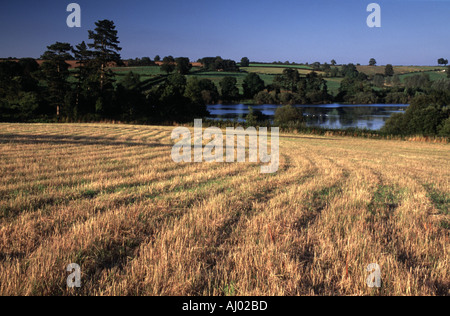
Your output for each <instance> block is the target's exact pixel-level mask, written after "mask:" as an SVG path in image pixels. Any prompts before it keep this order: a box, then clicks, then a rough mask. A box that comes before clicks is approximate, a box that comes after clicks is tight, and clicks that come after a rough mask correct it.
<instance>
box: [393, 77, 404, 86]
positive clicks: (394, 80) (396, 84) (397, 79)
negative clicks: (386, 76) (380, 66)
mask: <svg viewBox="0 0 450 316" xmlns="http://www.w3.org/2000/svg"><path fill="white" fill-rule="evenodd" d="M401 83H402V81H401V80H400V76H399V75H394V76H393V77H392V84H393V85H394V86H395V87H398V86H399V85H400V84H401Z"/></svg>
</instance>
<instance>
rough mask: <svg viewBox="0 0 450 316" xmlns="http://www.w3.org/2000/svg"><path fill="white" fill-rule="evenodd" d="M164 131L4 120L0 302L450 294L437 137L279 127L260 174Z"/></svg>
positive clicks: (445, 187)
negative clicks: (276, 158)
mask: <svg viewBox="0 0 450 316" xmlns="http://www.w3.org/2000/svg"><path fill="white" fill-rule="evenodd" d="M172 130H173V127H161V126H134V125H112V124H0V173H1V177H0V295H31V294H32V295H109V294H115V295H217V296H219V295H230V296H234V295H449V294H450V292H449V288H450V283H449V282H450V265H449V259H450V256H449V247H448V245H449V233H450V214H449V206H450V186H449V179H450V160H449V156H450V147H449V146H448V145H445V144H432V143H419V142H407V141H393V140H392V141H391V140H370V139H361V138H351V137H334V136H307V135H301V134H282V135H280V169H279V171H278V172H277V173H275V174H271V175H264V174H261V173H260V164H255V163H180V164H176V163H174V162H173V161H172V159H171V150H172V146H173V144H174V141H172V140H171V137H170V136H171V132H172ZM71 263H77V264H79V265H80V267H81V272H82V287H81V288H79V289H68V288H67V286H66V279H67V276H68V272H66V267H67V266H68V265H69V264H71ZM372 263H377V264H378V265H379V266H380V268H381V277H382V287H381V288H380V289H371V288H369V287H368V286H367V285H366V279H367V277H368V275H369V273H368V272H367V271H366V268H367V266H368V265H369V264H372Z"/></svg>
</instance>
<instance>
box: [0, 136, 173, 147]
mask: <svg viewBox="0 0 450 316" xmlns="http://www.w3.org/2000/svg"><path fill="white" fill-rule="evenodd" d="M8 143H15V144H26V145H34V144H57V145H66V144H70V145H77V144H79V145H87V146H93V145H106V146H127V147H144V146H147V147H167V148H169V147H172V145H170V144H160V143H145V142H135V141H123V140H119V139H116V138H108V137H95V136H73V137H71V136H63V135H39V134H36V135H27V134H8V135H0V144H8Z"/></svg>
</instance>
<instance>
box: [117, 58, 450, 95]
mask: <svg viewBox="0 0 450 316" xmlns="http://www.w3.org/2000/svg"><path fill="white" fill-rule="evenodd" d="M337 67H340V66H337ZM287 68H295V69H297V70H298V71H299V73H300V75H303V76H305V75H306V74H308V73H310V72H311V71H312V68H310V67H309V66H306V65H283V64H261V63H253V64H250V67H241V71H242V72H218V71H209V70H205V71H202V69H201V68H199V67H193V68H192V69H191V72H190V74H188V75H187V77H188V78H190V77H193V76H196V77H198V78H200V79H209V80H211V81H212V82H214V84H215V85H216V86H217V89H219V91H220V85H219V83H220V81H221V80H222V79H223V78H224V77H227V76H232V77H236V79H237V85H238V88H239V90H240V93H243V88H242V83H243V80H244V78H245V76H247V73H257V74H258V75H259V76H260V77H261V79H262V80H264V82H265V84H266V85H270V84H272V83H273V81H274V79H275V76H276V75H280V74H282V73H283V70H284V69H287ZM357 69H358V71H360V72H363V73H365V74H367V75H375V74H384V69H385V66H357ZM111 70H112V71H113V72H114V73H115V74H116V75H117V76H119V78H118V81H119V82H120V80H121V77H123V76H125V75H126V74H127V73H129V72H130V71H132V72H133V73H135V74H139V75H140V76H141V80H148V79H152V78H158V77H160V76H163V75H166V73H165V72H163V71H161V69H160V67H159V66H146V67H114V68H111ZM443 70H444V67H438V66H394V71H395V73H396V74H399V75H400V79H401V80H402V82H403V80H404V79H405V78H406V77H408V76H413V75H416V74H420V73H425V74H428V75H429V76H430V79H431V80H432V81H434V80H438V79H441V78H446V77H447V74H446V73H445V72H443ZM318 73H319V74H324V73H323V72H320V71H319V72H318ZM325 80H326V81H327V84H328V91H329V92H330V93H331V94H333V95H336V94H337V93H338V90H339V87H340V83H341V81H342V78H337V77H334V78H325Z"/></svg>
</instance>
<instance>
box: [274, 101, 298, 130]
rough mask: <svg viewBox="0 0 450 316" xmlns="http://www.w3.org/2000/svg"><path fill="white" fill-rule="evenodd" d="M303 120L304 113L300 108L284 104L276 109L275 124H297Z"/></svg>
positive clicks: (284, 125) (283, 125)
mask: <svg viewBox="0 0 450 316" xmlns="http://www.w3.org/2000/svg"><path fill="white" fill-rule="evenodd" d="M302 122H303V113H302V110H301V109H300V108H297V107H293V106H292V105H284V106H282V107H279V108H277V109H276V111H275V118H274V123H275V126H282V127H286V126H292V125H294V126H296V125H299V124H300V123H302Z"/></svg>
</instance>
